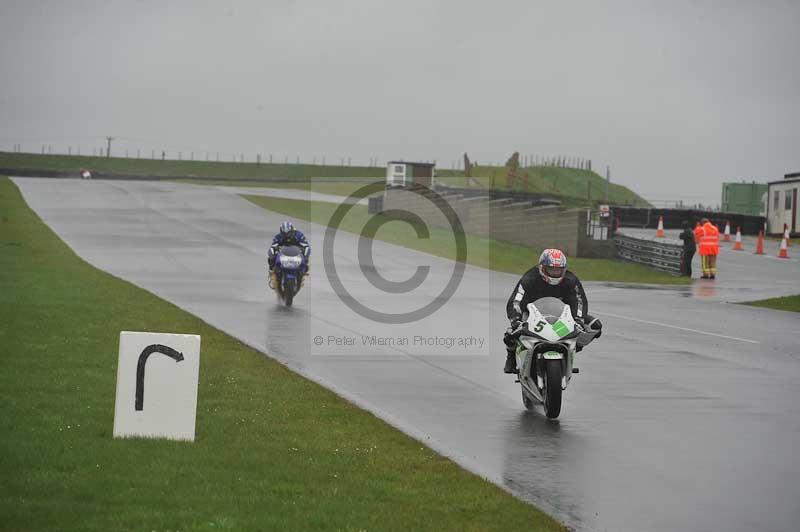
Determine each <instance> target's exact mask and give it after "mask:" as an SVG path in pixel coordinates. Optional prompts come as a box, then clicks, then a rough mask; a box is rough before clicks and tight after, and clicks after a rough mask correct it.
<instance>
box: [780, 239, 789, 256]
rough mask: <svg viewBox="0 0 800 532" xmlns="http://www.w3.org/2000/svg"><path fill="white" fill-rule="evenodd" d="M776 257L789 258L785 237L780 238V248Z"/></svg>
mask: <svg viewBox="0 0 800 532" xmlns="http://www.w3.org/2000/svg"><path fill="white" fill-rule="evenodd" d="M778 258H779V259H788V258H789V250H788V249H786V238H782V239H781V248H780V249H779V250H778Z"/></svg>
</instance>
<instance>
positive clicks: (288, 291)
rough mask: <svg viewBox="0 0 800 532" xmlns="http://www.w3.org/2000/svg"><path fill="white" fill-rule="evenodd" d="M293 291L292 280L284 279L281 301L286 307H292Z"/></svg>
mask: <svg viewBox="0 0 800 532" xmlns="http://www.w3.org/2000/svg"><path fill="white" fill-rule="evenodd" d="M294 291H295V290H294V279H286V282H285V284H284V285H283V301H284V303H286V306H287V307H291V306H292V302H293V301H294Z"/></svg>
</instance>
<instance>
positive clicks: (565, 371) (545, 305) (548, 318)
mask: <svg viewBox="0 0 800 532" xmlns="http://www.w3.org/2000/svg"><path fill="white" fill-rule="evenodd" d="M523 317H524V316H523ZM599 332H600V331H599V330H592V329H588V330H584V329H583V327H582V326H581V325H579V324H577V323H576V322H575V320H574V319H573V318H572V311H571V310H570V308H569V305H565V304H564V303H563V302H562V301H561V300H560V299H556V298H554V297H544V298H542V299H538V300H537V301H535V302H534V303H530V304H528V316H527V319H526V320H525V321H523V322H522V324H521V325H520V327H519V328H518V329H517V330H516V331H513V332H512V335H514V337H515V339H516V353H517V367H518V368H519V384H520V386H521V387H522V402H523V404H524V405H525V408H527V409H528V410H533V407H534V404H535V403H541V404H542V405H544V413H545V415H546V416H547V417H548V418H550V419H555V418H557V417H558V416H559V414H561V392H562V391H564V390H566V389H567V385H568V384H569V381H570V379H571V378H572V374H573V373H578V368H576V367H574V361H575V352H576V349H577V348H578V346H581V347H583V346H586V345H588V344H589V343H590V342H591V341H592V340H594V339H595V337H596V336H597V335H598V334H599Z"/></svg>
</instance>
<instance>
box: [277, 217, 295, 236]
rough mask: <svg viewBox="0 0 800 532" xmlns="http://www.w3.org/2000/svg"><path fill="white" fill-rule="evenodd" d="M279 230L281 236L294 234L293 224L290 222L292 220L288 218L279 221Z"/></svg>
mask: <svg viewBox="0 0 800 532" xmlns="http://www.w3.org/2000/svg"><path fill="white" fill-rule="evenodd" d="M280 230H281V234H282V235H283V236H288V237H292V236H294V232H295V229H294V224H292V222H290V221H289V220H286V221H284V222H281V229H280Z"/></svg>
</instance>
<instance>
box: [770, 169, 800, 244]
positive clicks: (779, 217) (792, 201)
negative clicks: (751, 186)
mask: <svg viewBox="0 0 800 532" xmlns="http://www.w3.org/2000/svg"><path fill="white" fill-rule="evenodd" d="M768 185H769V189H768V192H767V232H768V233H770V234H779V233H782V232H783V228H784V224H786V225H787V226H788V227H789V231H791V232H792V233H797V232H798V231H800V220H798V217H797V200H798V196H799V195H800V172H795V173H793V174H786V175H785V176H784V177H783V179H781V180H779V181H771V182H770V183H768Z"/></svg>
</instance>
